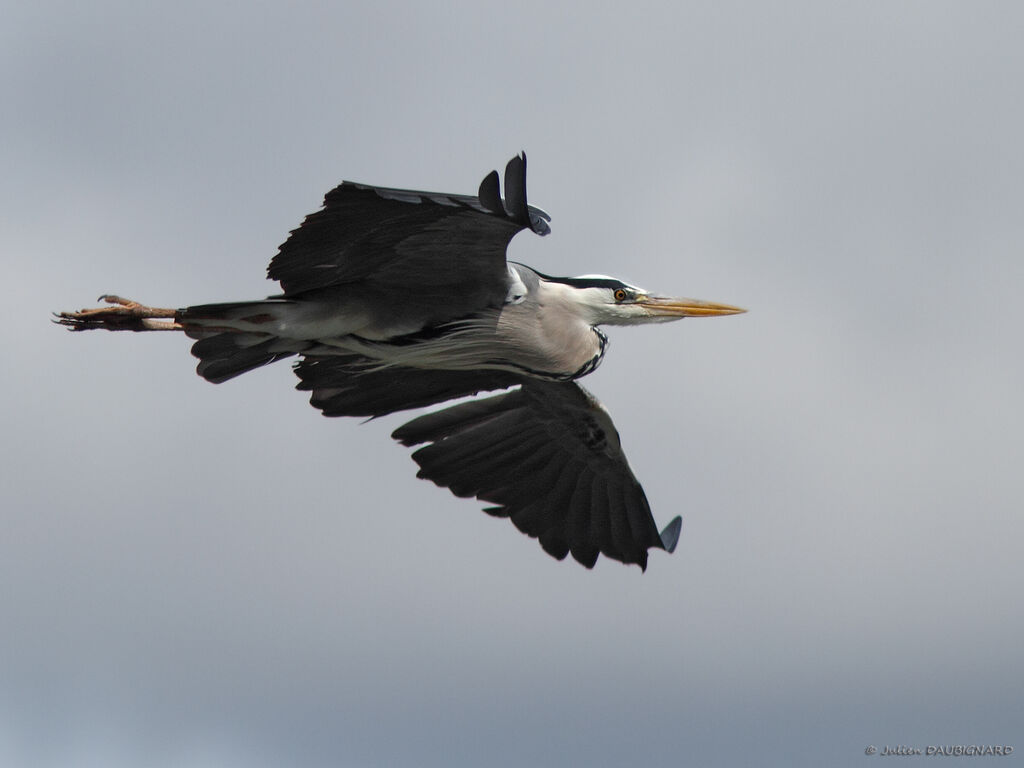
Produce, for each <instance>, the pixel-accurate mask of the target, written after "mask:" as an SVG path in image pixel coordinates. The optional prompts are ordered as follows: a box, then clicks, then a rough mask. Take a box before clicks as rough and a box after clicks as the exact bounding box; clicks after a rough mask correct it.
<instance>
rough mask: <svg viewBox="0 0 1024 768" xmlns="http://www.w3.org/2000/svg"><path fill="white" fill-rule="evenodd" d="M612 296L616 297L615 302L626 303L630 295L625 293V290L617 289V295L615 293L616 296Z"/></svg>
mask: <svg viewBox="0 0 1024 768" xmlns="http://www.w3.org/2000/svg"><path fill="white" fill-rule="evenodd" d="M612 295H613V296H615V300H616V301H625V300H626V297H627V296H628V295H629V294H628V293H626V292H625V291H624V290H623V289H622V288H616V289H615V293H614V294H612Z"/></svg>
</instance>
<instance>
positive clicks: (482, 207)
mask: <svg viewBox="0 0 1024 768" xmlns="http://www.w3.org/2000/svg"><path fill="white" fill-rule="evenodd" d="M548 220H549V219H548V216H547V214H545V213H544V212H543V211H540V210H539V209H537V208H533V207H531V206H529V205H527V202H526V158H525V155H521V156H517V157H514V158H513V159H512V160H511V161H509V164H508V166H507V168H506V171H505V198H504V199H503V198H502V197H501V196H500V194H499V182H498V176H497V173H496V172H492V173H491V174H490V175H488V176H487V177H486V178H485V179H484V181H483V183H482V184H481V185H480V191H479V194H478V196H476V197H470V196H464V195H447V194H440V193H428V192H415V191H409V190H397V189H389V188H382V187H369V186H366V185H361V184H353V183H351V182H345V183H343V184H342V185H340V186H339V187H337V188H336V189H335V190H333V191H332V192H330V193H328V195H327V196H326V198H325V202H324V208H323V210H321V211H318V212H317V213H314V214H311V215H310V216H308V217H307V218H306V220H305V222H303V224H302V226H301V227H299V228H298V229H296V230H294V231H293V232H292V234H291V237H290V238H289V239H288V241H287V242H286V243H284V244H283V245H282V246H281V249H280V251H279V253H278V255H277V256H276V257H275V258H274V259H273V260H272V261H271V264H270V267H269V268H268V274H269V277H271V278H272V279H276V280H279V281H280V283H281V286H282V288H283V290H284V293H283V294H282V295H280V296H276V297H271V298H269V299H265V300H260V301H247V302H231V303H222V304H206V305H198V306H192V307H186V308H183V309H178V310H163V309H152V308H149V307H144V306H141V305H138V304H136V303H134V302H129V301H126V300H122V299H118V298H117V297H105V298H107V301H108V302H110V303H113V304H117V305H118V306H115V307H109V308H101V309H97V310H83V311H81V312H69V313H61V314H60V316H59V321H60V322H61V323H63V324H65V325H68V326H70V327H72V328H73V329H75V330H86V329H90V328H106V329H109V330H183V331H185V333H187V334H188V335H189V336H191V337H192V338H194V339H196V342H195V344H194V345H193V348H192V351H193V354H194V355H195V356H196V357H198V358H199V361H200V362H199V365H198V372H199V374H200V375H201V376H203V377H204V378H206V379H207V380H209V381H212V382H215V383H220V382H223V381H226V380H228V379H230V378H233V377H235V376H237V375H239V374H241V373H244V372H246V371H248V370H251V369H253V368H256V367H259V366H261V365H265V364H267V363H271V362H274V361H276V360H280V359H283V358H287V357H291V356H293V355H299V356H300V357H301V359H300V361H299V362H298V363H297V364H296V366H295V371H296V373H297V375H298V376H299V379H300V383H299V385H298V388H299V389H303V390H308V391H311V392H312V395H311V403H312V404H313V405H314V406H315V407H317V408H319V409H321V410H322V411H323V413H324V414H325V415H328V416H381V415H384V414H387V413H392V412H395V411H399V410H406V409H410V408H417V407H422V406H427V405H435V404H437V403H443V402H445V401H448V400H452V399H456V398H460V397H465V396H467V395H474V394H477V393H479V392H482V391H490V390H500V389H508V388H515V389H513V390H512V391H510V392H506V393H505V394H500V395H497V396H492V397H489V398H485V399H483V400H474V401H469V402H466V403H462V404H459V405H455V406H452V407H449V408H447V409H444V410H441V411H438V412H436V413H430V414H426V415H425V416H421V417H419V418H417V419H414V420H413V421H411V422H409V423H408V424H406V425H405V426H403V427H401V428H399V429H398V430H396V431H395V433H394V437H395V438H396V439H397V440H399V441H401V442H402V443H404V444H406V445H415V444H418V443H429V444H428V445H427V446H425V447H424V448H421V449H420V450H418V451H417V452H416V453H415V454H414V458H415V459H416V461H417V462H418V463H419V464H420V473H419V474H420V476H421V477H426V478H429V479H431V480H433V481H434V482H436V483H437V484H438V485H442V486H445V487H448V488H450V489H451V490H452V492H453V493H455V494H456V495H459V496H475V497H477V498H479V499H481V500H484V501H487V502H490V503H493V504H495V505H496V506H493V507H489V508H488V509H487V511H488V512H490V513H491V514H495V515H498V516H507V517H511V518H512V520H513V522H514V523H515V524H516V526H517V527H518V528H519V529H520V530H522V531H524V532H526V533H528V534H530V535H531V536H536V537H538V538H539V539H540V542H541V544H542V546H543V547H544V549H545V550H546V551H547V552H549V553H550V554H552V555H554V556H555V557H557V558H559V559H561V558H563V557H565V556H566V554H568V553H569V552H572V554H573V556H574V557H575V558H576V559H577V560H579V561H580V562H581V563H583V564H584V565H586V566H587V567H591V566H593V564H594V562H595V561H596V559H597V555H598V553H604V554H605V555H607V556H609V557H612V558H615V559H618V560H621V561H623V562H626V563H638V564H639V565H641V567H646V562H647V550H648V548H650V547H656V548H662V549H667V550H669V551H671V550H672V549H674V547H675V543H676V539H677V538H678V535H679V519H678V518H676V519H675V520H673V522H672V523H670V524H669V526H668V528H666V530H665V531H663V532H662V533H660V534H659V533H658V530H657V528H656V527H655V526H654V521H653V518H652V517H651V513H650V508H649V506H648V504H647V500H646V498H645V497H644V494H643V491H642V489H641V488H640V485H639V484H638V483H637V482H636V479H635V478H634V477H633V474H632V472H631V471H630V469H629V466H628V464H627V462H626V460H625V457H624V455H623V454H622V451H621V446H620V444H619V439H618V434H617V432H616V430H615V428H614V426H613V425H612V422H611V419H610V418H609V417H608V415H607V413H606V412H605V411H604V409H603V408H601V406H600V405H599V403H598V402H597V401H596V400H595V399H594V398H593V397H592V396H591V395H589V393H587V392H585V391H584V390H583V389H582V388H581V387H579V386H578V385H577V384H575V383H574V382H575V380H576V379H578V378H580V377H582V376H585V375H587V374H588V373H591V372H592V371H593V370H594V369H595V368H596V367H597V366H598V365H599V364H600V363H601V360H602V358H603V356H604V353H605V349H606V343H607V339H606V337H605V335H604V333H602V332H601V330H600V329H599V328H598V326H599V325H601V324H619V325H630V324H639V323H650V322H663V321H668V320H675V319H679V318H681V317H686V316H713V315H723V314H734V313H736V312H741V311H742V310H739V309H737V308H735V307H730V306H728V305H722V304H712V303H709V302H699V301H694V300H689V299H667V298H661V297H656V296H652V295H650V294H648V293H647V292H645V291H643V290H641V289H639V288H637V287H635V286H631V285H628V284H626V283H623V282H621V281H619V280H616V279H614V278H609V277H604V276H586V277H581V278H554V277H550V276H547V275H544V274H542V273H539V272H537V271H535V270H533V269H531V268H530V267H527V266H525V265H522V264H517V263H513V262H507V261H506V259H505V250H506V247H507V245H508V242H509V241H510V240H511V238H512V237H513V236H514V235H515V234H516V233H517V232H519V231H520V230H522V229H525V228H529V229H531V230H533V231H534V232H535V233H537V234H540V235H545V234H547V233H548V232H549V228H548V225H547V221H548Z"/></svg>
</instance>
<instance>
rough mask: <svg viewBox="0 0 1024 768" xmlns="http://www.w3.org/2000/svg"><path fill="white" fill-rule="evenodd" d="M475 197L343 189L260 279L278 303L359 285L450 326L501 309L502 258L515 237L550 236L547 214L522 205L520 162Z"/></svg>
mask: <svg viewBox="0 0 1024 768" xmlns="http://www.w3.org/2000/svg"><path fill="white" fill-rule="evenodd" d="M499 186H500V185H499V182H498V174H497V172H496V171H492V172H491V173H490V174H488V176H487V177H486V178H485V179H484V180H483V182H482V183H481V184H480V190H479V195H478V196H477V197H471V196H468V195H449V194H442V193H434V192H417V191H413V190H401V189H388V188H384V187H371V186H366V185H363V184H355V183H352V182H348V181H346V182H343V183H342V184H341V185H340V186H338V187H336V188H335V189H334V190H332V191H331V192H329V193H328V194H327V196H326V197H325V198H324V207H323V209H322V210H320V211H317V212H316V213H313V214H310V215H309V216H307V217H306V219H305V221H304V222H303V223H302V226H300V227H299V228H298V229H296V230H294V231H292V233H291V236H290V237H289V238H288V240H287V241H286V242H285V243H284V244H283V245H281V247H280V251H279V253H278V254H277V255H276V256H275V257H274V259H273V260H272V261H271V262H270V266H269V267H268V268H267V275H268V277H269V278H270V279H272V280H279V281H280V283H281V287H282V288H283V290H284V292H285V295H286V296H294V295H297V294H303V293H306V292H309V291H316V290H318V289H324V288H331V287H334V286H339V287H352V286H358V287H359V288H360V289H362V290H366V291H368V292H369V294H370V295H375V296H376V295H379V296H382V297H386V298H387V300H388V301H389V302H394V303H395V304H396V305H399V304H401V303H402V302H403V301H404V300H406V299H409V300H412V301H414V302H415V303H417V304H430V305H433V306H435V307H436V306H439V305H441V304H444V305H445V307H446V309H445V315H446V316H447V317H449V318H454V317H459V316H463V315H465V314H468V313H470V312H472V311H475V310H477V309H479V308H481V307H483V306H500V304H501V302H502V301H504V299H505V295H506V291H507V270H506V264H505V249H506V247H507V246H508V243H509V241H510V240H511V239H512V237H513V236H514V235H515V234H516V233H517V232H519V231H520V230H521V229H524V228H530V229H532V230H533V231H534V232H536V233H537V234H540V235H544V234H547V233H548V231H549V228H548V225H547V224H546V222H545V219H547V218H548V216H547V214H545V213H544V212H543V211H540V210H539V209H537V208H533V207H532V206H529V205H527V202H526V155H525V154H523V155H517V156H516V157H513V158H512V159H511V160H510V161H509V162H508V165H507V166H506V168H505V199H504V200H503V199H502V197H501V194H500V188H499Z"/></svg>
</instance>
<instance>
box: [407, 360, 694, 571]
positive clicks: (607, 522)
mask: <svg viewBox="0 0 1024 768" xmlns="http://www.w3.org/2000/svg"><path fill="white" fill-rule="evenodd" d="M392 437H394V438H395V439H396V440H398V441H399V442H401V443H403V444H404V445H416V444H420V443H429V444H428V445H426V446H424V447H423V448H420V449H419V450H417V451H416V452H415V453H414V454H413V459H415V461H416V462H417V463H418V464H419V465H420V471H419V477H423V478H427V479H429V480H433V481H434V482H435V483H436V484H437V485H439V486H442V487H446V488H449V489H450V490H451V491H452V493H454V494H455V495H456V496H463V497H472V496H475V497H476V498H478V499H480V500H481V501H486V502H490V503H491V504H494V505H496V506H492V507H487V508H486V509H485V511H486V512H488V513H490V514H492V515H495V516H497V517H509V518H511V519H512V522H513V523H514V524H515V526H516V527H517V528H518V529H519V530H520V531H522V532H523V533H526V534H528V535H530V536H532V537H536V538H538V539H540V544H541V546H542V547H543V548H544V550H545V551H546V552H547V553H548V554H550V555H552V556H553V557H556V558H558V559H559V560H561V559H562V558H564V557H565V556H566V555H567V554H568V553H570V552H571V553H572V556H573V557H574V558H576V560H578V561H579V562H580V563H582V564H583V565H585V566H586V567H587V568H591V567H593V565H594V563H595V562H596V560H597V556H598V554H599V553H601V554H604V555H605V556H606V557H610V558H613V559H615V560H620V561H622V562H623V563H636V564H638V565H639V566H640V567H641V568H642V569H643V568H646V567H647V550H648V549H650V548H652V547H655V548H658V549H664V550H667V551H669V552H671V551H672V550H674V549H675V545H676V542H677V541H678V539H679V530H680V526H681V524H682V521H681V520H680V518H678V517H676V518H675V519H674V520H672V522H670V523H669V524H668V526H666V528H665V529H664V531H662V532H661V533H659V532H658V529H657V526H656V525H655V523H654V518H653V517H652V515H651V508H650V506H649V505H648V503H647V497H646V496H645V495H644V492H643V489H642V488H641V487H640V484H639V483H638V482H637V479H636V477H634V476H633V472H632V471H631V470H630V468H629V464H628V463H627V461H626V457H625V455H624V454H623V453H622V449H621V446H620V444H619V436H618V432H617V431H616V429H615V426H614V424H612V421H611V418H610V417H609V416H608V413H607V412H606V411H605V410H604V408H602V407H601V405H600V404H599V403H598V402H597V400H595V399H594V398H593V397H592V396H591V395H590V394H588V393H587V392H586V391H585V390H584V389H583V388H582V387H580V386H579V385H577V384H574V383H562V382H547V381H539V380H526V381H524V382H523V384H522V386H521V387H520V388H519V389H517V390H514V391H511V392H507V393H505V394H501V395H495V396H493V397H488V398H485V399H481V400H475V401H470V402H466V403H462V404H459V405H455V406H452V407H451V408H447V409H445V410H442V411H438V412H436V413H429V414H426V415H425V416H420V417H419V418H417V419H413V420H412V421H410V422H409V423H407V424H405V425H404V426H402V427H399V428H398V429H397V430H395V432H394V433H393V435H392Z"/></svg>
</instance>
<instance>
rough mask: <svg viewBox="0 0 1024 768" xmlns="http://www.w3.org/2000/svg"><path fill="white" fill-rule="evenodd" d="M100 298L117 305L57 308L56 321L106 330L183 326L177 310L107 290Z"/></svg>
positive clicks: (83, 328) (74, 327)
mask: <svg viewBox="0 0 1024 768" xmlns="http://www.w3.org/2000/svg"><path fill="white" fill-rule="evenodd" d="M98 300H99V301H105V302H107V304H113V305H114V306H111V307H97V308H96V309H81V310H79V311H78V312H55V313H54V321H53V322H55V323H57V324H58V325H63V326H65V327H66V328H68V330H71V331H91V330H95V329H97V328H102V329H103V330H107V331H181V330H184V327H183V326H182V325H181V324H180V323H177V322H175V320H174V316H175V313H176V310H173V309H163V308H161V307H147V306H145V305H143V304H139V302H137V301H132V300H131V299H123V298H121V297H120V296H114V295H112V294H104V295H103V296H100V298H99V299H98Z"/></svg>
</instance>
